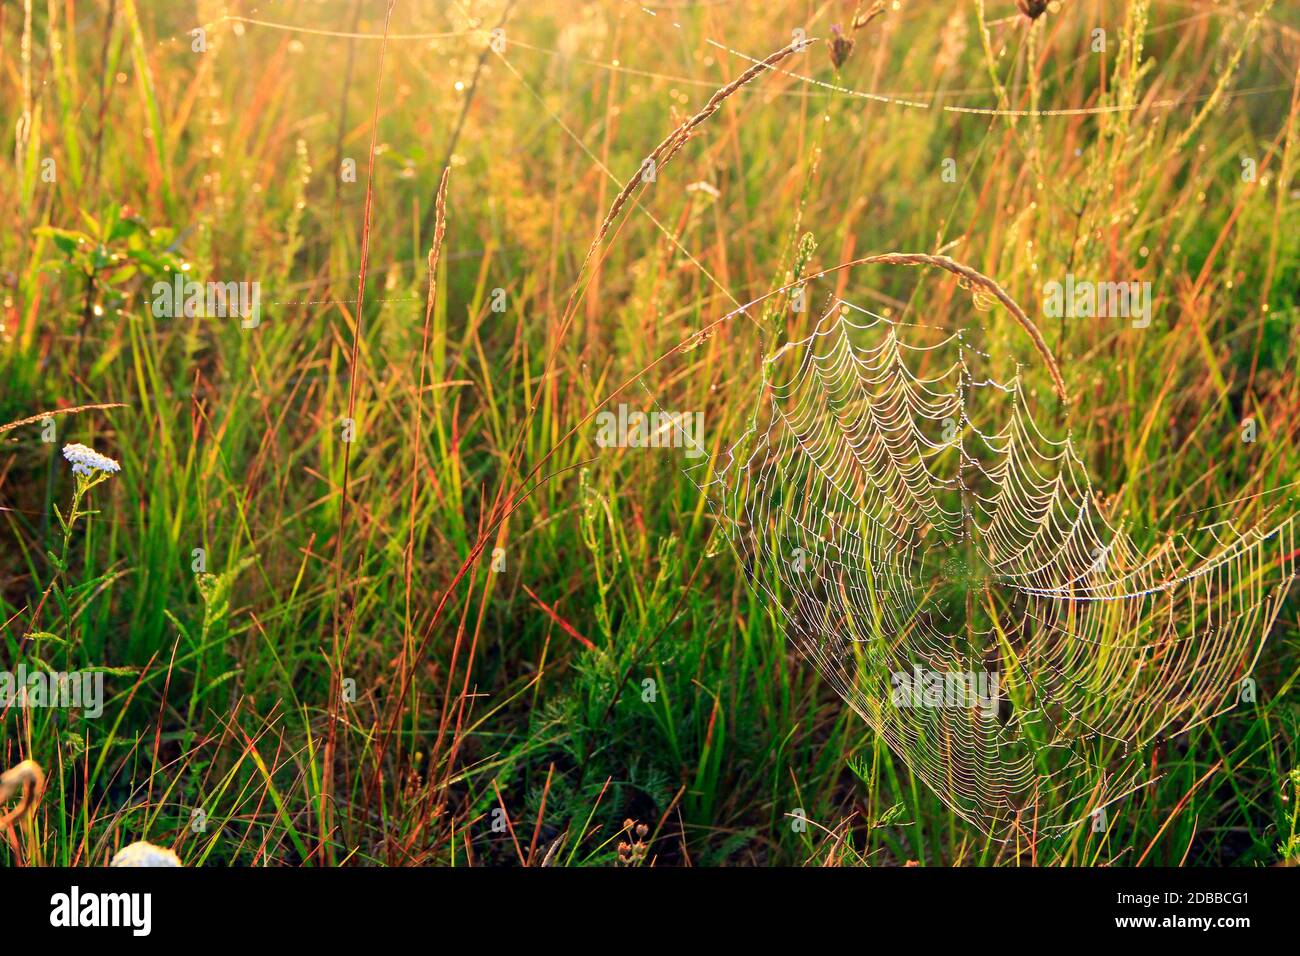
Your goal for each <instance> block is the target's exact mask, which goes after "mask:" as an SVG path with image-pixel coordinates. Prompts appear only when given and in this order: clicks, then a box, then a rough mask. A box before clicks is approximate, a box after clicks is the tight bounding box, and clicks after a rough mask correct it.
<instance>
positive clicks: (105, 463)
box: [63, 443, 122, 475]
mask: <svg viewBox="0 0 1300 956" xmlns="http://www.w3.org/2000/svg"><path fill="white" fill-rule="evenodd" d="M63 457H64V458H66V459H68V461H70V462H72V473H73V474H74V475H93V474H94V473H95V472H97V471H105V472H110V473H111V472H115V471H121V470H122V466H121V465H119V464H118V463H117V462H115V461H114V460H113V459H111V458H109V457H108V456H107V455H101V454H100V453H99V452H97V451H95V449H93V448H87V447H86V446H85V445H81V444H75V443H74V444H71V445H64V446H63Z"/></svg>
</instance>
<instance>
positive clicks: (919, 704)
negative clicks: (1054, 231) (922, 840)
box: [710, 299, 1297, 839]
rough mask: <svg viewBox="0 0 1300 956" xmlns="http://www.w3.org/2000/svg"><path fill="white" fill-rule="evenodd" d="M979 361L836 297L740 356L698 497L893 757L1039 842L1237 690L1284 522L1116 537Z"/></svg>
mask: <svg viewBox="0 0 1300 956" xmlns="http://www.w3.org/2000/svg"><path fill="white" fill-rule="evenodd" d="M900 330H906V331H907V332H908V333H909V335H908V338H909V339H910V338H911V337H912V335H913V334H918V333H920V334H922V337H923V338H926V339H928V341H924V342H922V343H920V344H917V343H912V342H909V341H905V340H904V338H903V336H901V335H900ZM990 358H991V356H989V355H987V353H984V352H981V351H979V350H978V349H975V348H973V347H972V346H971V345H970V344H968V343H967V342H966V340H965V338H964V334H963V333H961V332H958V333H951V334H950V333H944V332H941V330H935V329H927V328H926V327H924V326H916V325H903V324H900V323H895V322H892V321H890V320H888V319H886V318H884V317H882V316H877V315H874V314H872V313H870V312H867V311H866V310H863V309H860V308H858V307H856V306H854V305H851V304H849V303H847V302H845V301H843V300H839V299H836V300H835V301H834V302H833V304H832V306H831V308H830V309H829V310H828V312H827V313H826V314H825V315H824V316H823V318H822V319H821V321H820V322H818V324H817V326H816V328H815V329H814V331H813V332H812V333H811V334H809V335H808V336H807V337H806V338H803V339H800V340H797V341H792V342H790V343H789V344H787V345H785V346H784V347H783V348H782V349H780V350H779V351H778V352H777V353H776V354H775V355H773V356H772V357H771V358H769V359H768V360H767V362H766V363H765V369H764V392H763V394H762V395H761V396H760V399H759V405H758V408H757V410H756V412H755V414H754V417H753V419H752V421H751V424H750V427H749V428H748V430H747V431H746V432H745V434H744V435H743V436H742V437H741V438H740V440H739V441H737V443H736V444H735V445H734V446H733V447H732V448H731V449H730V451H729V452H727V453H725V454H724V455H723V456H722V459H721V463H720V467H719V469H718V471H717V472H716V474H715V477H714V480H713V482H711V484H712V485H713V486H714V488H713V489H711V490H713V491H716V492H718V499H719V500H720V501H721V508H720V511H721V515H722V518H723V522H722V524H723V527H724V528H725V530H726V534H727V537H728V538H729V540H730V541H731V542H732V544H733V545H734V547H735V548H736V550H737V552H738V554H739V555H740V556H741V558H742V560H743V562H744V565H745V568H746V572H747V575H748V576H749V578H750V580H751V583H752V584H753V585H754V586H755V587H756V588H757V589H758V590H759V591H760V592H761V593H762V594H764V595H766V596H767V597H768V599H769V600H770V604H771V606H772V607H773V608H775V609H779V612H780V616H781V617H782V618H783V619H784V624H785V630H786V633H787V636H788V637H789V639H790V640H791V641H792V642H793V643H794V645H795V646H796V647H797V648H798V650H799V651H800V652H801V653H802V654H803V655H804V656H805V657H806V658H808V659H809V660H810V661H811V662H812V663H813V664H814V665H815V666H816V668H817V669H818V671H819V672H820V673H821V674H822V676H823V677H824V678H825V680H827V681H828V682H829V683H830V684H831V686H833V687H834V689H835V690H836V691H837V692H838V693H839V695H840V696H841V697H842V698H843V699H844V700H845V701H846V702H847V703H848V704H849V705H850V706H851V707H852V708H853V709H854V710H855V711H856V712H857V713H858V714H859V715H861V716H862V717H863V719H865V720H866V722H867V723H868V724H869V725H870V726H871V727H872V728H873V730H874V731H875V732H876V733H877V734H878V735H879V736H880V737H882V738H883V739H884V740H885V741H886V742H887V744H888V745H889V747H890V748H891V749H892V750H893V751H894V752H895V753H896V754H898V755H899V756H900V757H901V758H902V759H903V760H904V761H905V762H906V764H907V765H908V766H909V767H910V768H911V770H912V771H913V773H914V774H915V775H916V776H918V777H920V778H921V780H923V781H924V782H925V784H926V785H927V786H929V787H930V788H931V789H932V790H933V791H934V792H935V793H936V794H938V795H939V797H940V798H941V799H942V800H943V801H944V802H945V803H946V804H947V805H948V806H950V807H951V808H952V809H953V810H955V811H956V812H957V813H958V814H960V815H961V816H962V817H964V818H965V819H967V820H969V821H970V822H972V823H974V824H975V825H977V826H978V827H980V828H981V829H982V830H984V831H985V832H986V833H989V834H990V835H992V836H994V837H995V838H997V839H1008V838H1010V837H1011V836H1012V835H1014V833H1015V832H1016V830H1017V829H1019V830H1021V831H1022V832H1024V833H1029V832H1030V831H1033V832H1036V833H1039V834H1048V835H1055V834H1059V833H1061V832H1063V831H1064V830H1066V829H1068V828H1070V827H1072V826H1075V825H1078V824H1079V823H1080V822H1086V821H1088V820H1089V819H1090V818H1092V817H1093V815H1094V814H1095V813H1096V811H1097V810H1098V809H1099V808H1101V807H1105V806H1106V805H1108V804H1110V803H1112V802H1114V801H1116V800H1119V799H1121V798H1122V797H1123V796H1124V795H1125V794H1127V793H1129V792H1131V791H1132V790H1133V789H1135V788H1136V787H1138V786H1141V785H1142V783H1143V782H1144V778H1145V777H1149V774H1148V773H1147V768H1148V766H1149V764H1150V753H1149V750H1148V748H1149V747H1150V746H1152V745H1153V744H1158V743H1160V742H1161V741H1162V740H1164V739H1165V738H1167V737H1169V736H1171V735H1173V734H1176V733H1179V732H1181V731H1185V730H1188V729H1190V728H1192V727H1194V726H1196V725H1197V724H1199V723H1202V722H1204V721H1206V720H1209V719H1210V718H1212V717H1214V716H1216V715H1217V714H1219V713H1222V712H1224V711H1225V710H1228V709H1231V708H1232V707H1233V706H1235V705H1236V703H1237V701H1238V698H1239V696H1240V692H1241V686H1242V683H1241V682H1242V679H1243V678H1244V677H1245V676H1246V675H1247V674H1249V673H1250V671H1251V669H1252V667H1253V665H1254V663H1255V661H1256V659H1257V657H1258V655H1259V652H1260V649H1261V647H1262V645H1263V643H1264V640H1265V637H1266V635H1267V632H1268V630H1269V628H1270V626H1271V625H1272V623H1273V622H1274V620H1275V619H1276V617H1277V614H1278V612H1279V609H1280V606H1281V603H1282V600H1283V598H1284V597H1285V594H1286V591H1287V587H1288V585H1289V582H1290V580H1291V578H1292V577H1293V575H1294V564H1293V561H1294V555H1295V551H1296V548H1297V544H1296V536H1295V529H1294V525H1293V522H1292V519H1290V518H1287V519H1285V520H1281V521H1278V522H1277V523H1272V521H1273V518H1272V516H1271V515H1269V516H1266V518H1265V519H1264V521H1263V522H1260V523H1258V524H1257V526H1256V527H1252V528H1248V529H1238V528H1237V527H1235V526H1234V525H1233V523H1232V522H1230V521H1220V522H1217V523H1211V524H1206V525H1202V526H1200V527H1196V528H1192V529H1189V530H1185V531H1182V532H1179V533H1169V534H1164V535H1162V536H1160V535H1155V534H1152V533H1148V534H1146V535H1145V537H1146V539H1147V543H1146V544H1145V546H1144V547H1139V545H1138V544H1137V543H1135V541H1134V539H1133V537H1132V536H1131V535H1130V533H1129V531H1128V530H1126V529H1125V527H1124V526H1123V525H1122V524H1121V525H1117V524H1112V522H1111V520H1110V519H1108V517H1107V516H1106V514H1104V513H1103V512H1102V509H1101V507H1100V506H1099V504H1098V501H1097V498H1096V496H1095V495H1094V493H1093V488H1092V483H1091V481H1090V479H1089V476H1088V473H1087V470H1086V469H1085V467H1084V464H1083V462H1082V461H1081V459H1080V458H1079V456H1078V455H1077V454H1076V452H1075V449H1074V447H1073V445H1072V443H1071V440H1070V437H1069V435H1068V433H1067V434H1066V436H1065V437H1064V438H1062V439H1059V440H1053V439H1051V438H1049V437H1048V436H1047V435H1045V434H1044V433H1043V432H1042V431H1040V430H1039V427H1038V425H1037V424H1036V423H1035V421H1034V418H1033V417H1032V416H1031V414H1030V412H1029V409H1028V406H1027V403H1026V396H1025V394H1024V391H1023V388H1022V382H1021V376H1020V374H1019V370H1018V369H1017V371H1016V374H1015V375H1014V376H1012V377H1011V378H1010V380H1009V381H1004V382H999V381H996V380H994V378H992V377H991V376H989V375H987V374H985V373H984V372H982V371H981V367H982V366H984V365H987V364H988V362H987V360H988V359H990ZM713 497H714V495H713V494H711V495H710V498H713ZM1257 528H1266V530H1257ZM1148 531H1149V529H1148ZM935 675H938V680H939V683H938V684H936V683H935V681H936V676H935ZM958 675H969V677H961V676H958ZM981 679H982V680H984V685H983V691H984V693H982V694H979V693H976V689H977V688H980V686H981V685H980V684H978V683H977V681H979V680H981ZM995 679H996V681H997V683H996V684H993V683H992V681H993V680H995ZM963 681H965V683H963ZM909 684H910V685H911V686H912V687H915V688H917V689H918V690H919V689H922V688H924V689H925V693H918V694H917V695H915V696H909V695H908V694H907V693H906V690H905V689H906V688H907V687H908V686H909ZM900 687H901V688H904V692H903V693H902V694H901V695H900ZM950 687H951V688H953V689H955V690H956V691H958V693H953V692H952V690H949V689H948V688H950ZM963 687H964V688H966V690H967V691H969V692H968V693H966V694H964V695H963V694H962V693H960V691H961V690H962V688H963ZM994 690H996V693H993V691H994ZM940 692H943V693H940Z"/></svg>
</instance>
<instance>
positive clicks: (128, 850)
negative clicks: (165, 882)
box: [108, 840, 181, 866]
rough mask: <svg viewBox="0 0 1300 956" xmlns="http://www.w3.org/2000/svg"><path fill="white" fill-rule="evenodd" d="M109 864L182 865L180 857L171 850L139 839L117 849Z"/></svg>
mask: <svg viewBox="0 0 1300 956" xmlns="http://www.w3.org/2000/svg"><path fill="white" fill-rule="evenodd" d="M108 865H109V866H180V865H181V861H180V858H179V857H178V856H177V855H176V854H175V853H173V852H172V851H171V850H165V849H163V848H162V847H160V846H154V845H153V844H152V843H146V842H145V841H144V840H137V841H136V842H135V843H132V844H131V845H130V846H124V847H122V849H120V850H118V851H117V855H116V856H114V857H113V862H111V863H109V864H108Z"/></svg>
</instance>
